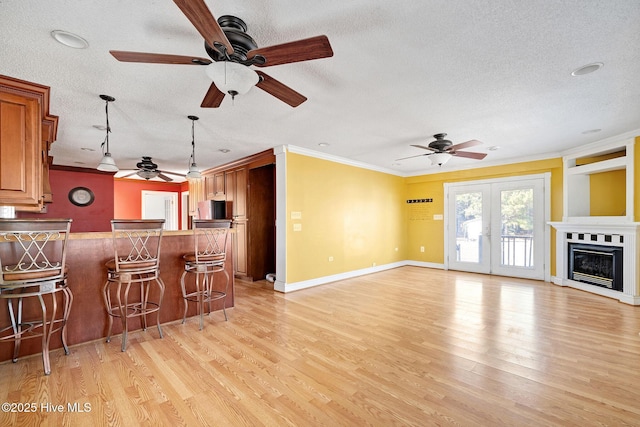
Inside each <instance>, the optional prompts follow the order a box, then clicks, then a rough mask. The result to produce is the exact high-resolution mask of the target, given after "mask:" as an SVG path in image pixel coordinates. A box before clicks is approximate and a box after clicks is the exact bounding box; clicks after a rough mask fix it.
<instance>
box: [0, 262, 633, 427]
mask: <svg viewBox="0 0 640 427" xmlns="http://www.w3.org/2000/svg"><path fill="white" fill-rule="evenodd" d="M228 314H229V321H228V322H224V320H223V316H222V313H220V312H217V313H214V314H212V315H211V316H209V317H208V318H206V325H205V329H204V330H203V331H198V321H197V318H191V319H188V321H187V323H186V324H185V325H182V324H180V323H172V324H168V325H165V326H164V334H165V337H164V339H159V338H158V335H157V330H156V329H155V328H150V329H149V330H148V331H147V332H142V331H136V332H133V333H131V334H130V338H129V339H130V342H129V347H128V350H127V352H126V353H121V352H120V337H115V338H114V339H113V341H112V342H111V343H110V344H106V343H104V342H103V341H97V342H92V343H88V344H83V345H78V346H74V347H72V351H71V354H70V355H69V356H64V354H63V353H62V351H60V350H55V351H54V352H53V354H52V355H51V365H52V371H53V372H52V374H51V375H50V376H48V377H45V376H43V375H42V366H41V359H40V357H39V355H37V356H32V357H26V358H22V359H20V360H19V361H18V363H16V364H13V363H11V362H8V363H3V364H0V402H10V403H18V402H19V403H22V404H35V405H36V406H37V409H36V411H35V412H34V413H10V412H9V413H7V412H0V425H2V426H5V425H6V426H8V425H45V426H46V425H49V426H59V425H78V426H80V425H82V426H88V425H96V426H97V425H110V426H111V425H113V426H134V425H152V426H157V425H169V426H179V425H187V426H196V425H212V426H224V425H229V426H244V425H246V426H260V425H271V426H287V425H288V426H321V425H326V426H341V425H344V426H362V425H374V426H393V425H403V426H405V425H406V426H429V425H462V426H478V425H482V426H525V425H526V426H540V425H544V426H552V425H562V426H582V427H584V426H592V425H593V426H596V425H597V426H602V425H610V426H622V425H635V426H638V425H640V336H639V335H638V333H639V332H640V308H636V307H632V306H628V305H625V304H621V303H619V302H617V301H615V300H612V299H608V298H605V297H600V296H596V295H592V294H589V293H586V292H581V291H578V290H574V289H569V288H561V287H558V286H555V285H552V284H549V283H544V282H536V281H527V280H519V279H510V278H501V277H497V276H485V275H476V274H468V273H459V272H451V271H448V272H447V271H439V270H431V269H425V268H418V267H403V268H398V269H394V270H390V271H386V272H382V273H378V274H373V275H368V276H363V277H360V278H356V279H351V280H345V281H342V282H336V283H333V284H329V285H324V286H319V287H316V288H312V289H307V290H303V291H299V292H294V293H290V294H281V293H277V292H273V291H272V290H268V289H264V288H263V287H260V283H258V284H250V283H243V282H237V285H236V307H235V308H233V309H231V310H229V312H228ZM75 321H79V320H75ZM4 345H7V344H4ZM47 404H51V405H63V407H64V408H63V409H64V412H62V413H54V412H51V410H52V408H53V406H51V407H49V409H48V410H47ZM68 404H71V405H73V404H77V405H78V406H77V407H78V408H80V409H85V407H84V405H85V404H88V405H87V406H88V407H89V406H90V412H83V413H81V412H70V411H69V410H68V407H67V405H68ZM14 409H16V408H14ZM87 409H88V408H87Z"/></svg>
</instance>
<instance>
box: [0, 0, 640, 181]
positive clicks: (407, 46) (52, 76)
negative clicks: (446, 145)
mask: <svg viewBox="0 0 640 427" xmlns="http://www.w3.org/2000/svg"><path fill="white" fill-rule="evenodd" d="M206 3H207V5H208V6H209V8H210V9H211V12H212V13H213V15H214V16H215V17H216V18H217V17H219V16H222V15H226V14H229V15H235V16H238V17H240V18H242V19H243V20H244V21H245V22H246V23H247V25H248V31H247V32H248V33H249V34H250V35H251V36H252V37H253V38H254V39H255V40H256V42H257V43H258V46H260V47H264V46H270V45H275V44H279V43H284V42H288V41H293V40H298V39H303V38H307V37H312V36H316V35H321V34H325V35H327V36H328V38H329V40H330V42H331V45H332V47H333V51H334V56H333V57H331V58H326V59H319V60H314V61H308V62H302V63H294V64H286V65H279V66H274V67H269V68H263V70H264V71H266V72H267V73H268V74H269V75H271V76H272V77H274V78H275V79H277V80H279V81H280V82H282V83H284V84H286V85H288V86H290V87H291V88H293V89H295V90H296V91H298V92H300V93H302V94H303V95H305V96H307V98H308V101H307V102H305V103H303V104H302V105H300V106H299V107H297V108H292V107H290V106H288V105H287V104H285V103H283V102H281V101H279V100H278V99H276V98H274V97H272V96H271V95H269V94H267V93H266V92H264V91H262V90H259V89H257V88H253V89H251V91H249V93H247V94H246V95H244V96H238V97H236V99H235V102H232V100H231V98H230V97H228V96H227V97H226V98H225V100H224V101H223V102H222V105H221V106H220V108H216V109H203V108H200V103H201V102H202V99H203V97H204V95H205V93H206V91H207V89H208V87H209V85H210V80H208V78H207V76H206V75H205V72H204V67H200V66H190V65H158V64H140V63H123V62H118V61H116V60H115V59H114V58H113V57H112V56H111V55H110V54H109V50H130V51H141V52H153V53H168V54H178V55H192V56H198V57H206V56H207V55H206V52H205V51H204V47H203V40H202V38H201V36H200V34H199V33H198V32H197V31H196V29H195V28H194V27H193V26H192V25H191V23H190V22H189V21H188V20H187V18H186V17H185V16H184V15H183V13H182V12H181V11H180V10H179V9H178V7H177V6H176V5H175V4H174V3H173V1H171V0H134V1H132V0H127V1H124V0H109V1H96V0H94V1H87V0H75V1H74V0H48V1H42V0H0V40H1V48H0V74H4V75H8V76H12V77H16V78H20V79H24V80H28V81H33V82H37V83H41V84H44V85H47V86H50V87H51V108H50V111H51V114H54V115H58V116H59V117H60V121H59V130H58V140H57V142H56V143H55V144H54V145H53V150H52V154H53V155H54V164H57V165H68V166H78V167H87V168H93V167H95V166H96V165H97V163H98V162H99V160H100V157H101V153H100V144H101V143H102V141H103V139H104V135H105V131H104V130H99V129H96V127H95V126H104V125H105V114H104V101H102V100H101V99H100V98H99V96H98V95H99V94H107V95H111V96H113V97H115V98H116V101H115V102H114V103H112V104H110V105H109V121H110V125H111V129H112V133H111V136H110V148H111V152H112V154H113V156H114V158H115V160H116V162H117V163H118V166H120V168H121V169H131V168H134V167H135V163H136V162H137V161H139V159H140V157H141V156H143V155H144V156H152V157H153V160H154V161H155V162H156V163H157V164H158V165H159V166H160V168H161V169H163V170H169V171H176V172H182V173H184V172H186V170H187V168H188V159H189V155H190V152H191V121H190V120H189V119H188V118H187V116H188V115H196V116H199V117H200V120H199V121H197V122H196V126H195V141H196V159H197V161H198V164H199V166H201V167H203V168H209V167H213V166H217V165H221V164H224V163H227V162H229V161H232V160H235V159H239V158H242V157H245V156H247V155H250V154H254V153H257V152H259V151H262V150H265V149H268V148H272V147H275V146H279V145H283V144H291V145H295V146H298V147H303V148H306V149H310V150H314V151H318V152H322V153H325V154H328V155H332V156H338V157H342V158H345V159H348V160H351V161H356V162H363V163H366V164H369V165H373V166H375V167H377V168H381V169H383V170H389V171H395V173H397V174H400V175H405V176H407V175H417V174H421V173H429V172H431V171H434V170H437V168H438V167H437V166H431V165H430V162H429V161H428V158H427V157H417V158H413V159H408V160H403V161H395V159H398V158H402V157H407V156H412V155H418V154H422V153H423V151H421V150H419V149H417V148H414V147H411V146H410V144H428V143H429V142H430V141H432V140H433V138H432V137H431V135H433V134H435V133H440V132H446V133H448V139H451V140H452V141H453V142H454V143H459V142H463V141H466V140H469V139H478V140H480V141H483V143H484V144H483V145H481V146H479V147H473V148H472V149H468V151H481V152H487V153H489V154H488V156H487V157H486V158H485V159H484V160H482V161H477V160H470V159H463V158H453V159H452V160H451V161H450V162H449V163H447V164H446V165H444V166H442V168H441V169H442V170H452V169H456V168H467V167H470V166H471V165H473V166H476V165H480V164H483V165H488V164H497V163H501V162H505V161H514V160H522V159H534V158H544V157H550V156H553V155H558V153H560V152H562V151H563V150H566V149H569V148H573V147H577V146H580V145H584V144H587V143H590V142H594V141H598V140H600V139H604V138H607V137H611V136H615V135H619V134H622V133H626V132H629V131H634V130H636V129H638V128H640V120H639V119H640V54H639V53H640V2H639V1H638V0H602V1H599V0H562V1H560V0H558V1H551V0H439V1H435V0H423V1H403V2H400V1H396V2H391V1H380V0H354V1H344V0H323V1H305V2H301V1H299V0H276V1H269V2H265V1H259V0H246V1H231V0H206ZM52 30H65V31H69V32H72V33H75V34H78V35H80V36H82V37H84V38H85V39H86V40H87V41H88V42H89V47H88V48H87V49H72V48H69V47H66V46H63V45H61V44H59V43H57V42H56V41H55V40H54V39H53V38H52V37H51V35H50V32H51V31H52ZM593 62H602V63H604V67H603V68H602V69H600V70H599V71H597V72H595V73H593V74H588V75H584V76H580V77H573V76H571V72H572V71H573V70H574V69H576V68H578V67H580V66H582V65H585V64H589V63H593ZM592 129H601V131H600V132H597V133H585V131H589V130H592ZM320 143H326V144H329V145H328V146H326V147H322V146H319V145H318V144H320ZM491 146H499V147H500V149H499V150H496V151H490V150H488V148H489V147H491ZM83 148H90V149H93V150H95V151H86V150H83ZM220 149H229V150H230V152H229V153H226V154H225V153H222V152H220V151H218V150H220Z"/></svg>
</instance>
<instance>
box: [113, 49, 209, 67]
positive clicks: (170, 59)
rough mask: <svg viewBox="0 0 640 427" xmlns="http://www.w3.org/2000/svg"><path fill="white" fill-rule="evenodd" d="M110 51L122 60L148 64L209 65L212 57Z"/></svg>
mask: <svg viewBox="0 0 640 427" xmlns="http://www.w3.org/2000/svg"><path fill="white" fill-rule="evenodd" d="M109 53H110V54H111V55H113V57H114V58H116V59H117V60H118V61H121V62H144V63H147V64H186V65H207V64H211V60H210V59H206V58H199V57H195V56H184V55H168V54H164V53H147V52H128V51H124V50H110V51H109Z"/></svg>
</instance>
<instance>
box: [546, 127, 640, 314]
mask: <svg viewBox="0 0 640 427" xmlns="http://www.w3.org/2000/svg"><path fill="white" fill-rule="evenodd" d="M634 149H635V138H634V137H629V136H625V137H620V138H617V139H616V138H611V139H608V140H604V141H599V142H598V143H595V144H591V145H589V146H586V147H582V148H581V149H578V150H573V151H571V152H569V153H567V154H566V155H565V156H564V157H563V163H564V181H563V217H562V222H550V223H549V225H551V226H552V227H553V228H555V229H556V272H555V273H556V274H555V276H554V277H553V279H552V280H553V283H555V284H557V285H561V286H571V287H574V288H577V289H581V290H584V291H588V292H592V293H595V294H599V295H603V296H607V297H610V298H615V299H617V300H619V301H621V302H624V303H627V304H632V305H640V291H639V289H638V284H639V283H640V280H639V277H638V274H639V271H638V267H637V264H638V246H637V245H638V242H640V237H639V231H640V223H639V222H635V214H634V201H635V196H634V194H635V193H634V182H635V171H634V158H635V156H634ZM602 182H605V183H606V184H605V185H603V184H602ZM607 209H608V211H607ZM602 212H605V214H602ZM576 248H578V249H579V250H583V251H585V250H586V251H587V252H582V253H580V252H579V253H578V254H577V256H578V259H579V262H581V263H588V262H593V263H594V264H593V265H591V266H589V265H586V264H585V266H583V268H582V269H580V268H578V269H576V265H575V262H576V258H574V257H575V256H576V254H574V253H573V251H574V250H575V249H576ZM589 251H591V253H590V252H589ZM598 253H599V254H598ZM604 254H610V255H609V257H608V256H605V255H604ZM596 255H598V256H596ZM600 255H601V256H600ZM614 258H615V261H614ZM605 262H611V263H612V264H611V265H610V267H611V268H613V269H617V271H616V273H615V274H616V275H617V277H616V278H615V280H614V279H613V277H606V276H607V274H605V273H604V272H603V271H599V272H598V269H599V268H602V269H606V268H609V267H604V266H603V265H596V263H605ZM594 272H596V274H594ZM598 275H600V276H602V277H599V278H597V277H589V276H598ZM613 275H614V274H610V276H613Z"/></svg>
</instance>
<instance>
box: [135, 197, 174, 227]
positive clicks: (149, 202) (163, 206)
mask: <svg viewBox="0 0 640 427" xmlns="http://www.w3.org/2000/svg"><path fill="white" fill-rule="evenodd" d="M158 218H164V220H165V223H164V229H165V230H177V229H178V193H174V192H169V191H146V190H143V191H142V219H158Z"/></svg>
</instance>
